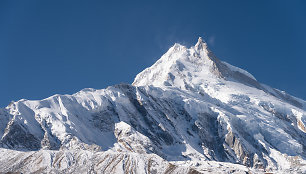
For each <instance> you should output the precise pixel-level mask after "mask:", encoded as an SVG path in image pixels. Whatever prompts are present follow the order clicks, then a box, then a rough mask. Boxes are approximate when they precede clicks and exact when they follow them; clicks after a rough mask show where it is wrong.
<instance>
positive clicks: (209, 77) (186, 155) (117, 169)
mask: <svg viewBox="0 0 306 174" xmlns="http://www.w3.org/2000/svg"><path fill="white" fill-rule="evenodd" d="M305 106H306V102H305V101H304V100H301V99H298V98H295V97H292V96H290V95H288V94H286V93H285V92H281V91H279V90H277V89H273V88H270V87H268V86H267V85H263V84H260V83H259V82H258V81H257V80H256V79H255V78H254V77H253V76H252V75H251V74H250V73H248V72H247V71H245V70H242V69H240V68H238V67H235V66H232V65H230V64H228V63H226V62H223V61H220V60H219V59H218V58H216V56H215V55H214V54H213V53H212V52H211V51H209V49H208V47H207V44H206V43H205V42H204V41H203V40H202V38H199V39H198V42H197V43H196V44H195V46H192V47H190V48H187V47H185V46H183V45H180V44H174V45H173V46H172V47H171V48H170V49H169V50H168V51H167V52H166V53H165V54H164V55H163V56H162V57H161V58H160V59H159V60H158V61H157V62H156V63H155V64H154V65H152V66H151V67H149V68H147V69H145V70H144V71H143V72H141V73H139V74H138V75H137V76H136V78H135V81H134V82H133V85H129V84H119V85H114V86H110V87H108V88H106V89H100V90H95V89H91V88H88V89H84V90H81V91H80V92H77V93H75V94H73V95H54V96H51V97H49V98H46V99H43V100H35V101H31V100H19V101H17V102H13V103H11V104H10V105H9V106H8V107H6V108H3V109H0V164H1V165H0V173H1V172H4V173H6V172H12V171H14V172H24V173H35V172H36V173H73V172H75V173H86V172H87V173H197V171H198V172H203V173H207V171H211V172H212V173H232V172H235V173H236V172H237V173H250V172H251V173H256V172H258V170H262V171H270V170H272V171H273V170H282V171H286V172H293V173H298V172H300V173H303V172H304V173H305V171H306V168H305V166H306V160H305V158H306V150H305V149H306V148H305V147H306V128H305V127H306V126H305V125H306V112H305ZM233 163H238V164H240V165H238V164H233ZM242 165H243V166H242ZM253 170H254V172H253Z"/></svg>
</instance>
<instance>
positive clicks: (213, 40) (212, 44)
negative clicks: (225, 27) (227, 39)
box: [208, 35, 216, 46]
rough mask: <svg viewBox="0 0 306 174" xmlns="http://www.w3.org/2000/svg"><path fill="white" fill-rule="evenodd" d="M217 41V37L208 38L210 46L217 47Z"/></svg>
mask: <svg viewBox="0 0 306 174" xmlns="http://www.w3.org/2000/svg"><path fill="white" fill-rule="evenodd" d="M215 39H216V37H215V36H214V35H213V36H209V37H208V44H209V45H211V46H214V45H215Z"/></svg>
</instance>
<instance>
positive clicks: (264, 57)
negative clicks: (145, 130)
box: [0, 0, 306, 107]
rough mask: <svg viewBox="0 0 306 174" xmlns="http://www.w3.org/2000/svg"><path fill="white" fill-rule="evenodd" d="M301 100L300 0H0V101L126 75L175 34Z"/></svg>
mask: <svg viewBox="0 0 306 174" xmlns="http://www.w3.org/2000/svg"><path fill="white" fill-rule="evenodd" d="M199 36H202V37H203V38H204V39H205V40H206V41H207V42H208V44H209V47H210V49H211V50H212V51H213V52H214V53H215V54H216V55H217V57H219V58H220V59H221V60H224V61H227V62H229V63H230V64H232V65H235V66H238V67H241V68H243V69H245V70H247V71H249V72H250V73H252V74H253V75H254V76H255V77H256V78H257V80H259V81H260V82H262V83H265V84H268V85H270V86H272V87H275V88H278V89H281V90H285V91H287V92H288V93H289V94H292V95H294V96H297V97H300V98H303V99H304V100H305V99H306V91H305V89H306V77H305V76H306V1H302V0H301V1H295V0H290V1H280V0H275V1H272V0H271V1H266V0H259V1H245V0H241V1H192V2H191V1H167V2H166V1H154V2H153V1H68V0H65V1H57V0H55V1H54V0H52V1H51V0H49V1H47V0H46V1H41V0H37V1H36V0H29V1H23V0H22V1H21V0H20V1H15V0H2V1H0V63H1V64H0V80H1V83H0V107H5V106H7V105H8V104H9V103H10V101H12V100H14V101H17V100H19V99H22V98H26V99H43V98H46V97H48V96H51V95H53V94H72V93H75V92H77V91H79V90H81V89H83V88H88V87H90V88H96V89H102V88H106V87H107V86H109V85H113V84H118V83H121V82H125V83H132V81H133V79H134V77H135V76H136V74H138V73H139V72H140V71H142V70H143V69H144V68H146V67H148V66H151V65H152V64H153V63H154V62H155V61H156V60H157V59H159V58H160V57H161V56H162V54H163V53H165V52H166V51H167V50H168V48H169V47H171V46H172V45H173V44H174V43H175V42H178V43H181V44H184V45H187V46H191V45H194V44H195V43H196V41H197V38H198V37H199Z"/></svg>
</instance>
